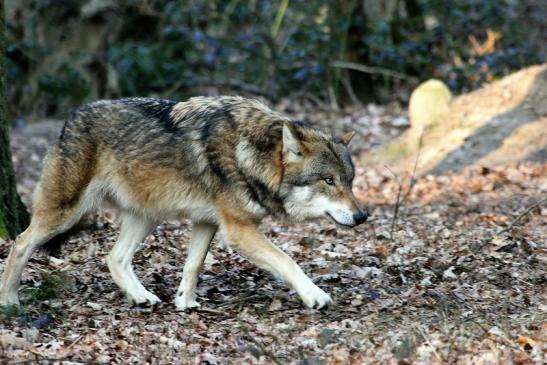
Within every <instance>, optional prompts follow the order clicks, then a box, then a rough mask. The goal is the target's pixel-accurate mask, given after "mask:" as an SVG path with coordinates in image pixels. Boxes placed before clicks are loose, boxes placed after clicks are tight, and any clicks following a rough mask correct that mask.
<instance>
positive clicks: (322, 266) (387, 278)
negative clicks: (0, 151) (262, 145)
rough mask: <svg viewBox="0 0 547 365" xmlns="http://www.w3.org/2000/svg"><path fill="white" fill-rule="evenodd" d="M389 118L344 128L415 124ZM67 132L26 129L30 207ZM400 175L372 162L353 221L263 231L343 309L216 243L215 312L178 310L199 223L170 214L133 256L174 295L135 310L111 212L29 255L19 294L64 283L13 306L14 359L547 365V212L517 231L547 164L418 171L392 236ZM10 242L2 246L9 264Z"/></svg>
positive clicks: (5, 325) (375, 112) (23, 142)
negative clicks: (120, 268) (51, 248)
mask: <svg viewBox="0 0 547 365" xmlns="http://www.w3.org/2000/svg"><path fill="white" fill-rule="evenodd" d="M382 113H384V114H382ZM385 113H392V114H393V111H392V110H388V109H378V108H368V109H367V111H365V112H364V114H363V115H359V114H356V112H355V111H351V112H350V113H349V116H346V117H345V118H346V120H345V122H342V123H341V125H342V126H343V128H342V129H347V128H346V127H347V126H348V125H351V126H354V125H355V124H356V123H357V122H358V123H357V125H358V126H359V125H361V124H362V125H366V124H367V120H368V121H369V122H370V121H371V120H372V122H373V124H372V125H373V126H374V128H373V132H370V130H367V131H366V132H365V131H363V132H362V133H361V137H363V136H365V134H366V136H365V137H366V140H367V144H366V146H367V148H368V147H369V146H372V145H377V144H379V143H383V142H384V140H383V139H385V136H386V135H388V136H393V135H396V134H397V133H398V132H397V131H398V130H399V128H400V126H399V124H401V123H399V122H400V121H401V120H403V119H400V120H399V122H397V123H396V125H394V126H392V127H391V130H388V131H387V133H386V131H385V130H384V129H385V128H389V126H387V127H386V123H385V121H386V120H388V119H389V118H388V117H389V116H386V115H385ZM367 118H368V119H367ZM396 118H404V115H403V116H401V115H395V119H396ZM372 122H371V123H372ZM344 123H346V124H344ZM348 123H349V124H348ZM374 123H376V124H374ZM369 124H370V123H369ZM28 128H32V127H28ZM57 128H59V124H58V123H53V124H52V127H51V129H52V130H56V129H57ZM382 128H384V129H382ZM41 129H43V130H47V129H45V128H41ZM55 136H56V133H54V132H49V133H47V134H40V135H30V136H29V135H27V134H25V133H24V131H19V130H14V132H13V135H12V148H13V151H14V162H15V166H16V173H17V177H18V181H19V182H20V183H19V186H18V188H19V191H20V193H21V195H22V198H23V200H24V201H25V203H27V205H30V197H31V193H32V191H33V189H34V187H35V184H36V181H37V179H38V177H39V171H40V168H41V160H42V157H43V155H44V153H45V151H46V149H47V146H48V145H49V144H50V143H51V142H52V141H53V138H55ZM375 136H376V137H375ZM357 152H359V151H357ZM399 180H400V181H401V184H403V186H399V184H398V183H397V181H395V180H394V179H393V176H392V175H391V174H390V173H389V171H386V170H385V169H384V170H370V169H369V170H367V169H366V167H363V166H358V168H357V174H356V179H355V182H354V187H355V189H354V190H355V193H356V195H357V197H358V198H359V199H360V200H361V201H362V202H363V203H365V204H366V205H367V206H368V207H369V208H370V210H371V213H372V214H371V218H370V220H369V222H367V223H366V224H364V225H362V226H359V227H357V228H355V229H353V230H342V229H338V228H337V227H335V226H333V225H332V224H331V223H329V222H327V221H326V220H325V221H316V222H311V223H306V224H292V223H289V222H279V221H273V220H270V219H267V220H266V221H265V222H264V223H263V224H262V230H263V231H264V232H265V233H266V235H267V236H268V237H269V238H270V239H271V240H272V241H273V242H274V243H275V244H277V245H278V246H280V247H281V248H282V249H283V250H285V251H286V252H287V253H289V254H290V255H291V256H292V257H293V258H294V259H295V260H296V261H297V262H298V263H299V264H300V265H301V267H302V268H303V269H304V271H306V272H307V273H308V274H309V275H310V276H311V277H312V278H313V279H314V282H316V284H317V285H319V286H320V287H321V288H323V289H324V290H325V291H327V292H329V293H330V294H331V295H332V297H333V298H334V300H335V304H334V306H333V307H332V308H330V309H328V310H325V311H315V310H309V309H305V308H304V307H303V305H302V304H301V302H300V301H299V299H298V298H297V297H296V295H295V294H294V293H293V292H292V291H290V290H289V289H288V288H287V287H286V286H285V285H284V284H282V283H279V282H277V281H275V280H274V279H273V278H272V277H270V276H269V274H267V273H266V272H264V271H261V270H259V269H257V268H256V267H254V266H253V265H252V264H250V263H249V262H247V261H246V260H245V259H244V258H242V257H241V256H239V255H238V254H237V253H235V252H233V251H231V250H230V249H229V248H226V247H225V245H224V244H223V243H222V242H220V241H219V240H218V239H215V241H214V244H213V247H212V249H211V252H210V253H209V255H208V256H207V259H206V262H205V265H204V271H203V272H202V274H201V275H200V281H199V284H198V288H197V293H198V300H199V301H200V303H201V306H202V307H201V308H199V309H197V310H192V311H189V312H185V313H180V312H176V311H175V307H174V305H173V302H172V299H173V296H174V294H175V290H176V288H177V286H178V284H179V282H180V280H181V274H182V268H183V264H184V260H185V255H186V244H187V242H188V240H189V238H190V226H189V222H187V221H182V222H177V221H173V222H164V223H163V224H162V225H161V226H159V227H158V228H157V229H156V230H155V231H154V232H153V234H152V235H151V236H149V237H148V238H147V239H146V241H145V242H144V244H143V245H142V249H141V250H140V251H139V252H138V253H137V254H136V255H135V260H134V265H135V270H136V272H137V274H138V275H139V277H140V278H141V280H142V282H143V283H144V285H145V286H146V287H147V288H148V289H149V290H151V291H152V292H154V293H156V294H157V295H158V296H159V297H160V298H161V299H162V300H163V303H162V304H161V305H160V306H159V307H157V308H154V309H146V308H134V307H131V306H130V305H129V304H128V303H127V301H126V300H125V298H124V297H123V295H122V294H121V292H120V291H119V290H118V288H117V287H116V285H115V284H114V282H113V281H112V279H111V277H110V274H109V273H108V269H107V267H106V264H105V257H106V255H107V254H108V252H109V250H110V249H111V248H112V246H113V244H114V242H115V240H116V238H117V234H118V230H117V228H118V227H117V224H116V220H115V213H114V212H111V211H102V212H99V213H97V214H95V215H93V216H91V217H89V218H87V220H88V221H89V222H90V223H89V224H85V225H83V226H82V230H81V231H80V232H78V233H77V234H75V235H74V236H72V237H71V238H70V239H69V242H68V243H67V244H65V246H63V248H62V249H61V251H60V253H58V254H57V255H56V256H55V257H50V258H48V257H45V256H43V255H40V254H35V255H34V256H33V258H32V259H31V261H30V263H29V265H28V266H27V268H26V269H25V272H24V275H23V280H22V289H21V293H25V292H27V293H28V292H29V289H33V290H34V292H36V293H42V292H43V290H40V288H42V287H43V284H44V283H46V284H47V283H48V282H51V281H52V280H51V278H52V277H55V278H63V279H64V283H63V285H61V287H62V290H60V291H59V292H58V293H56V295H50V296H49V297H47V298H46V299H44V298H43V297H36V296H34V297H33V296H32V295H31V296H29V295H27V296H23V295H22V297H23V299H24V303H23V304H24V305H23V308H22V311H21V312H20V311H19V310H17V311H15V312H8V311H3V312H2V314H0V360H2V359H3V360H2V361H0V362H2V363H8V364H15V363H17V362H19V361H24V360H29V362H31V361H33V362H36V363H40V364H47V363H51V364H87V363H97V364H111V363H123V364H146V363H147V364H200V363H208V364H225V363H231V364H249V363H251V364H271V363H282V364H285V363H295V364H374V363H382V364H411V363H414V364H445V363H454V364H469V363H476V364H498V363H517V364H542V363H544V362H545V360H546V358H547V357H546V353H547V346H546V340H547V306H546V304H545V303H547V300H546V299H547V298H546V295H547V292H546V288H547V285H546V277H547V276H546V275H545V267H546V264H547V245H546V237H547V234H546V233H547V220H546V216H547V213H546V212H547V206H546V205H545V204H543V205H538V206H537V207H535V208H534V209H531V210H530V211H529V212H527V213H526V214H525V215H524V216H523V217H522V218H521V219H520V220H519V221H518V222H516V223H515V224H514V225H512V226H509V225H510V224H511V222H513V220H514V219H515V218H516V217H518V215H519V214H521V213H523V212H524V211H525V210H526V209H527V208H528V207H530V206H532V205H533V204H534V203H537V202H538V201H540V200H541V199H543V198H544V197H545V196H546V195H547V164H541V163H537V162H535V163H534V162H523V163H517V164H515V163H513V164H508V165H504V166H497V167H495V168H493V167H489V168H481V167H477V168H468V169H466V170H464V171H462V172H458V173H450V174H448V175H443V176H424V177H418V178H416V181H415V182H414V184H413V186H412V190H411V191H410V193H409V194H408V196H407V197H406V199H405V202H404V204H403V205H401V206H400V207H399V216H398V219H397V223H396V224H395V225H394V230H393V234H391V230H392V222H393V212H394V206H395V205H396V197H397V193H398V191H399V189H402V191H403V192H406V191H408V188H409V186H408V182H409V181H410V178H409V176H399ZM508 227H509V228H510V229H507V230H505V228H508ZM499 232H502V233H499ZM12 244H13V242H12V241H0V259H2V260H4V259H5V258H6V256H7V254H8V252H9V249H10V247H11V245H12ZM32 292H33V291H32V290H30V293H32Z"/></svg>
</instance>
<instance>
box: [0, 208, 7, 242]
mask: <svg viewBox="0 0 547 365" xmlns="http://www.w3.org/2000/svg"><path fill="white" fill-rule="evenodd" d="M0 238H2V239H7V238H9V234H8V230H7V228H6V225H5V224H4V216H3V215H2V214H1V213H0Z"/></svg>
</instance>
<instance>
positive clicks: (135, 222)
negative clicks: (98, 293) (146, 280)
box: [106, 212, 161, 306]
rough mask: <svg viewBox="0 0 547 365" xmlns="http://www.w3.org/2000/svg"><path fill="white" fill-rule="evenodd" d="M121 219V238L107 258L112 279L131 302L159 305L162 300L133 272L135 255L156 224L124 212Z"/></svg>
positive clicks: (141, 304)
mask: <svg viewBox="0 0 547 365" xmlns="http://www.w3.org/2000/svg"><path fill="white" fill-rule="evenodd" d="M120 218H121V219H120V220H121V230H120V236H119V238H118V241H117V242H116V244H115V245H114V247H113V248H112V251H110V253H109V254H108V257H107V258H106V263H107V265H108V269H109V270H110V273H111V274H112V279H114V282H115V283H116V284H118V286H119V287H120V289H122V291H123V292H124V293H125V295H126V296H127V299H128V300H129V302H131V303H133V304H136V305H139V306H147V305H155V304H158V303H160V302H161V300H160V299H159V298H158V297H157V296H155V295H154V294H152V293H150V292H149V291H148V290H146V289H145V288H144V286H143V285H142V284H141V282H140V281H139V279H138V277H137V275H136V274H135V272H134V271H133V255H135V252H137V250H138V248H139V245H140V244H141V242H142V241H143V240H144V239H145V238H146V236H148V234H149V233H150V232H152V230H153V229H154V227H155V225H156V222H155V221H153V220H151V219H148V218H144V217H140V216H137V215H135V214H132V213H129V212H122V213H121V216H120Z"/></svg>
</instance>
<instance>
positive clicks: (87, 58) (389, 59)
mask: <svg viewBox="0 0 547 365" xmlns="http://www.w3.org/2000/svg"><path fill="white" fill-rule="evenodd" d="M546 7H547V4H546V2H545V1H541V0H537V1H512V0H507V1H497V0H483V1H477V0H455V1H437V0H433V1H420V0H404V1H403V0H388V1H370V0H369V1H367V0H364V1H357V0H348V1H317V0H307V1H304V0H294V1H290V2H289V1H288V0H281V1H263V0H253V1H239V0H230V1H213V0H210V1H204V0H198V1H183V0H175V1H162V0H122V1H110V0H7V1H6V22H7V26H8V34H7V37H8V45H7V56H8V76H7V85H8V105H9V111H10V115H11V117H12V120H13V121H16V123H19V124H21V123H24V122H25V121H27V120H28V119H29V118H30V119H32V118H41V117H44V116H47V117H50V116H52V117H59V116H62V115H63V113H65V112H66V111H67V110H68V109H70V108H71V107H74V106H77V105H79V104H81V103H82V102H85V101H89V100H95V99H99V98H117V97H122V96H137V95H142V96H150V95H153V96H159V97H168V98H174V99H181V100H182V99H185V98H187V97H189V96H193V95H197V94H215V93H238V94H251V95H258V96H265V97H266V98H268V99H270V100H276V99H279V98H281V97H288V98H306V99H309V100H311V101H313V102H314V103H316V104H324V105H328V106H330V107H333V108H338V107H340V106H343V105H344V104H348V103H352V104H355V103H359V102H370V101H374V102H380V103H385V102H388V101H393V100H398V101H402V102H403V103H404V102H406V101H408V97H409V94H410V92H411V90H412V87H415V86H416V85H417V84H418V82H419V81H423V80H425V79H428V78H431V77H436V78H439V79H442V80H443V81H445V82H446V83H447V85H448V86H449V87H450V89H451V90H452V91H453V92H454V93H461V92H465V91H469V90H471V89H474V88H477V87H478V86H480V85H481V84H482V83H484V82H485V81H492V80H494V79H496V78H499V77H501V76H503V75H506V74H508V73H510V72H512V71H515V70H518V69H520V68H523V67H524V66H527V65H531V64H538V63H542V62H545V59H546V49H547V42H546V41H545V40H546V39H545V35H546V34H547V16H546V14H547V11H546ZM365 65H366V66H365Z"/></svg>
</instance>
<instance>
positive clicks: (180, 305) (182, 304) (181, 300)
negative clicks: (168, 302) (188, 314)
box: [175, 294, 200, 311]
mask: <svg viewBox="0 0 547 365" xmlns="http://www.w3.org/2000/svg"><path fill="white" fill-rule="evenodd" d="M199 306H200V305H199V303H198V302H197V301H196V299H195V298H189V297H187V296H185V295H184V294H183V295H180V296H177V297H176V298H175V307H177V310H178V311H184V310H186V309H189V308H198V307H199Z"/></svg>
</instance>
